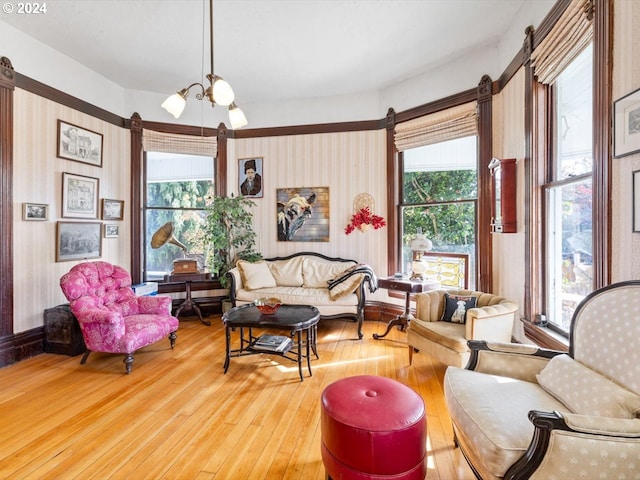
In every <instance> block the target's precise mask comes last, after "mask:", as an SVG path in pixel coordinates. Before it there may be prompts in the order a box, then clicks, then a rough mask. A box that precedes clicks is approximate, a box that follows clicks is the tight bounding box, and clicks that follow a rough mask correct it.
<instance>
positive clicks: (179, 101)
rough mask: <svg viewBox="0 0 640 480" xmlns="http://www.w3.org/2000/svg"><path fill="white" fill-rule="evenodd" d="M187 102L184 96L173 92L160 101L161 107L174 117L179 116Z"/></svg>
mask: <svg viewBox="0 0 640 480" xmlns="http://www.w3.org/2000/svg"><path fill="white" fill-rule="evenodd" d="M186 104H187V101H186V100H185V98H184V97H183V96H182V95H180V94H179V93H174V94H173V95H171V96H170V97H168V98H167V99H166V100H165V101H164V102H162V108H164V109H165V110H166V111H167V112H169V113H170V114H171V115H173V116H174V117H175V118H179V117H180V115H182V112H183V111H184V107H185V105H186Z"/></svg>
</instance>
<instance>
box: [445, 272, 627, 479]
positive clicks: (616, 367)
mask: <svg viewBox="0 0 640 480" xmlns="http://www.w3.org/2000/svg"><path fill="white" fill-rule="evenodd" d="M469 344H470V347H471V348H472V355H471V359H470V362H469V365H468V366H467V368H466V369H461V368H457V367H449V368H448V369H447V371H446V374H445V378H444V394H445V401H446V405H447V409H448V410H449V413H450V415H451V419H452V422H453V430H454V434H455V440H456V444H457V445H458V446H459V447H460V449H461V450H462V453H463V454H464V456H465V457H466V459H467V461H468V462H469V464H470V465H471V467H472V469H473V470H474V472H475V473H476V475H477V476H478V477H479V478H482V479H483V480H497V479H509V480H515V479H532V480H553V479H578V478H580V479H582V478H584V479H618V480H621V479H631V478H640V418H638V415H639V413H640V281H633V282H623V283H619V284H614V285H611V286H609V287H605V288H603V289H601V290H598V291H596V292H593V293H592V294H591V295H589V296H587V298H585V299H584V300H583V302H582V303H581V304H580V305H579V306H578V308H577V309H576V311H575V313H574V316H573V319H572V324H571V331H570V347H569V353H568V354H563V353H562V352H557V351H551V350H544V349H540V348H537V347H536V346H532V345H523V344H513V343H511V344H509V343H492V342H484V341H471V342H469Z"/></svg>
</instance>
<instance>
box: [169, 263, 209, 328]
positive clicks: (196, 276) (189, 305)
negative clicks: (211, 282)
mask: <svg viewBox="0 0 640 480" xmlns="http://www.w3.org/2000/svg"><path fill="white" fill-rule="evenodd" d="M209 278H211V277H210V275H209V274H208V273H176V274H173V275H166V276H165V279H164V281H165V282H174V283H184V288H185V293H186V297H185V299H184V301H183V302H182V303H181V304H180V305H178V308H177V309H176V311H175V313H174V316H175V317H176V318H178V317H179V316H180V313H182V310H184V309H187V311H189V310H191V311H193V312H195V313H196V315H198V318H199V319H200V322H202V323H204V324H205V325H211V322H210V321H209V320H206V319H204V318H202V312H201V311H200V307H199V306H198V305H197V304H196V302H195V301H194V300H193V298H192V297H191V283H192V282H194V281H203V280H208V279H209Z"/></svg>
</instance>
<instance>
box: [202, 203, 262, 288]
mask: <svg viewBox="0 0 640 480" xmlns="http://www.w3.org/2000/svg"><path fill="white" fill-rule="evenodd" d="M255 205H256V204H255V202H253V201H252V200H249V199H248V198H245V197H243V196H241V195H240V196H237V197H234V196H233V195H231V196H230V197H213V200H212V201H211V203H210V204H209V206H207V217H206V223H205V240H206V242H207V243H208V245H209V246H210V248H209V252H208V254H207V260H206V261H207V266H208V267H209V270H210V271H211V272H212V273H213V274H214V276H216V277H217V278H218V279H219V280H220V284H221V285H222V287H223V288H227V286H228V279H227V272H228V271H229V270H231V269H232V268H233V267H235V265H236V262H237V261H238V260H247V261H249V262H254V261H256V260H260V259H261V258H262V255H260V253H259V252H256V251H255V250H254V248H255V241H256V232H254V230H253V224H252V221H253V213H251V208H252V207H255Z"/></svg>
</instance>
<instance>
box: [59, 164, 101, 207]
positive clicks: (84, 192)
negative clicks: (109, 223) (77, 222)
mask: <svg viewBox="0 0 640 480" xmlns="http://www.w3.org/2000/svg"><path fill="white" fill-rule="evenodd" d="M98 186H99V180H98V179H97V178H93V177H85V176H83V175H76V174H73V173H67V172H62V216H63V217H65V218H98Z"/></svg>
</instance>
